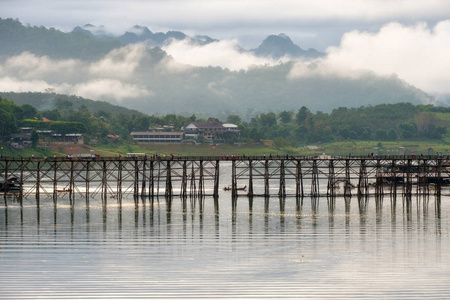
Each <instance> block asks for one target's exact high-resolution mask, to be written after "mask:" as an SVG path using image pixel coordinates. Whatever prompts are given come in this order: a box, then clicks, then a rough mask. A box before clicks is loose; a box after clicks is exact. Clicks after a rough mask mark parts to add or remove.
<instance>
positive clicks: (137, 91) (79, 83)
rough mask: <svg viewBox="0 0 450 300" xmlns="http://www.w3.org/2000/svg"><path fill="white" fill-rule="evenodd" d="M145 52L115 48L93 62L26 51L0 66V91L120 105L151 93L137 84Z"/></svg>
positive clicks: (128, 48)
mask: <svg viewBox="0 0 450 300" xmlns="http://www.w3.org/2000/svg"><path fill="white" fill-rule="evenodd" d="M146 55H148V53H147V52H146V49H145V47H143V46H142V45H132V46H125V47H123V48H119V49H115V50H113V51H111V52H110V53H109V54H107V55H106V56H105V57H104V58H102V59H100V60H98V61H96V62H93V63H88V62H83V61H81V60H75V59H66V60H54V59H51V58H49V57H47V56H36V55H35V54H32V53H29V52H23V53H21V54H19V55H16V56H12V57H9V58H7V59H6V60H5V61H4V63H2V64H1V65H0V90H2V91H6V92H27V91H32V92H45V91H46V90H48V89H52V90H53V91H54V92H56V93H61V94H71V95H78V96H83V97H86V98H90V99H94V100H110V101H111V102H121V101H123V100H124V99H132V98H138V97H149V96H152V95H153V94H154V93H153V92H152V91H151V89H150V88H149V87H147V86H144V85H143V84H142V83H139V77H140V74H139V72H138V71H137V69H138V68H139V67H140V64H141V61H142V59H143V58H144V57H146Z"/></svg>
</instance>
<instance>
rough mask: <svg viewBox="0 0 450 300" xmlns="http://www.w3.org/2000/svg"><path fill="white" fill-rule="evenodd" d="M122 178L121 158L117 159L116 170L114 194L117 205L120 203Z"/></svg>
mask: <svg viewBox="0 0 450 300" xmlns="http://www.w3.org/2000/svg"><path fill="white" fill-rule="evenodd" d="M122 180H123V160H122V159H121V158H120V159H119V167H118V170H117V187H116V194H117V201H118V202H119V205H120V206H121V205H122V193H123V191H122Z"/></svg>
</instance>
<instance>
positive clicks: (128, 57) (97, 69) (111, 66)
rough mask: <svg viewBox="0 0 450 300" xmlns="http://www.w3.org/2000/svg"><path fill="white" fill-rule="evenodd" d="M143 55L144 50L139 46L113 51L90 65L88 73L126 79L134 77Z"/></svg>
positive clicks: (144, 53) (129, 46)
mask: <svg viewBox="0 0 450 300" xmlns="http://www.w3.org/2000/svg"><path fill="white" fill-rule="evenodd" d="M145 55H146V48H145V46H143V45H140V44H137V45H128V46H124V47H121V48H119V49H114V50H112V51H111V52H110V53H108V54H107V55H106V56H105V57H104V58H102V59H101V60H99V61H97V62H94V63H93V64H91V65H90V67H89V72H90V73H91V74H92V75H94V76H100V77H106V78H119V79H127V78H130V77H132V76H134V74H135V71H136V69H137V68H138V67H139V65H140V62H141V60H142V59H143V57H144V56H145Z"/></svg>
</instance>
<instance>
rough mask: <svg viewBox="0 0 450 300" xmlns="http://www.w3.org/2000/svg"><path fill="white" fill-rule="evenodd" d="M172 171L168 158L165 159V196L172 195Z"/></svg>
mask: <svg viewBox="0 0 450 300" xmlns="http://www.w3.org/2000/svg"><path fill="white" fill-rule="evenodd" d="M171 173H172V171H171V168H170V160H168V161H167V166H166V192H165V196H166V197H172V174H171Z"/></svg>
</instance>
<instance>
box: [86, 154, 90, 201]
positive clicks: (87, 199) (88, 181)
mask: <svg viewBox="0 0 450 300" xmlns="http://www.w3.org/2000/svg"><path fill="white" fill-rule="evenodd" d="M90 166H91V162H90V161H87V162H86V192H85V193H86V207H89V197H90V195H89V183H90V182H91V179H90V178H89V176H90Z"/></svg>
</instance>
